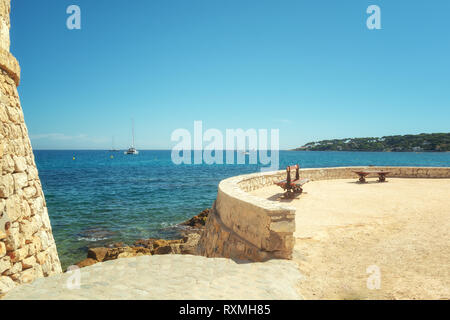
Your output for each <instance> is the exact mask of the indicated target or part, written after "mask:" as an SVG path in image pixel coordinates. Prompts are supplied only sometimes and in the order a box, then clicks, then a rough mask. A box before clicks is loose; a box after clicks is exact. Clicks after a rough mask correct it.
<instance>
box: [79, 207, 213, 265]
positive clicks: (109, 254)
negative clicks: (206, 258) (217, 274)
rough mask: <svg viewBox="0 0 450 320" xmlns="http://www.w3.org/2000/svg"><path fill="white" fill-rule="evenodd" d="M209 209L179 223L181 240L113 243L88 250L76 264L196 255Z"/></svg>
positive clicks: (151, 239) (144, 240)
mask: <svg viewBox="0 0 450 320" xmlns="http://www.w3.org/2000/svg"><path fill="white" fill-rule="evenodd" d="M210 210H211V209H205V210H203V211H202V212H200V213H199V214H198V215H196V216H194V217H192V218H191V219H189V220H187V221H185V222H183V223H180V226H183V227H184V229H183V231H182V238H180V239H176V240H166V239H154V238H150V239H141V240H138V241H136V242H134V244H133V245H130V246H129V245H126V244H124V243H122V242H119V243H114V244H112V245H111V246H110V247H99V248H90V249H89V250H88V253H87V258H86V259H84V260H82V261H80V262H78V263H77V264H76V265H77V266H78V267H79V268H83V267H87V266H91V265H93V264H96V263H98V262H104V261H109V260H115V259H120V258H130V257H138V256H144V255H162V254H196V248H197V244H198V242H199V240H200V234H201V232H202V230H203V229H204V228H205V224H206V220H207V218H208V215H209V213H210Z"/></svg>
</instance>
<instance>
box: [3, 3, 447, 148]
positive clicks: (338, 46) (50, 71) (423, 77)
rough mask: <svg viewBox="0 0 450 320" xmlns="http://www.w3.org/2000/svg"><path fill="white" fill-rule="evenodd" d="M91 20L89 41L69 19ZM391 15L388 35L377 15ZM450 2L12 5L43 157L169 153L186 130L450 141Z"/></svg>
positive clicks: (16, 46)
mask: <svg viewBox="0 0 450 320" xmlns="http://www.w3.org/2000/svg"><path fill="white" fill-rule="evenodd" d="M71 4H75V5H78V6H80V8H81V20H82V29H81V30H68V29H67V27H66V20H67V18H68V16H69V15H68V14H67V13H66V9H67V7H68V6H69V5H71ZM371 4H375V5H378V6H380V8H381V24H382V29H381V30H368V28H367V27H366V19H367V17H368V16H369V15H368V14H367V13H366V9H367V7H368V6H369V5H371ZM449 12H450V2H449V1H447V0H442V1H438V0H436V1H404V0H396V1H385V0H383V1H381V0H373V1H364V0H346V1H331V0H329V1H321V0H318V1H312V0H309V1H302V0H292V1H291V0H280V1H273V0H227V1H224V0H220V1H219V0H133V1H117V0H70V1H66V0H40V1H19V0H12V13H11V19H12V21H11V23H12V29H11V51H12V53H13V54H14V55H15V56H16V57H17V58H18V60H19V62H20V65H21V67H22V82H21V85H20V87H19V94H20V96H21V101H22V107H23V109H24V113H25V119H26V122H27V125H28V129H29V133H30V136H31V139H32V144H33V147H34V148H35V149H107V148H110V147H111V140H112V137H113V136H114V137H115V146H116V147H118V148H119V147H120V148H125V147H127V146H128V145H129V144H130V140H131V118H134V119H135V123H136V145H137V147H138V148H140V149H170V148H171V147H172V146H174V145H175V142H171V141H170V135H171V133H172V131H173V130H175V129H177V128H186V129H188V130H191V131H192V130H193V122H194V120H202V121H203V126H204V129H208V128H217V129H220V130H223V131H225V129H227V128H229V129H233V128H243V129H249V128H255V129H280V146H281V148H292V147H297V146H300V145H303V144H304V143H306V142H309V141H314V140H321V139H328V138H347V137H366V136H383V135H391V134H409V133H413V134H414V133H422V132H428V133H431V132H449V119H450V90H449V88H450V59H449V57H450V24H449Z"/></svg>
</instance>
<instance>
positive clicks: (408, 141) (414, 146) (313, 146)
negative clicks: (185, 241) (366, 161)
mask: <svg viewBox="0 0 450 320" xmlns="http://www.w3.org/2000/svg"><path fill="white" fill-rule="evenodd" d="M290 151H367V152H449V151H450V133H421V134H416V135H396V136H384V137H381V138H374V137H369V138H346V139H333V140H322V141H316V142H309V143H307V144H305V145H304V146H302V147H299V148H295V149H292V150H290Z"/></svg>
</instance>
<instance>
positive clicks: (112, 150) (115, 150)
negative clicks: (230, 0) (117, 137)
mask: <svg viewBox="0 0 450 320" xmlns="http://www.w3.org/2000/svg"><path fill="white" fill-rule="evenodd" d="M110 151H111V152H118V151H120V150H119V149H116V148H114V137H113V138H112V145H111V150H110Z"/></svg>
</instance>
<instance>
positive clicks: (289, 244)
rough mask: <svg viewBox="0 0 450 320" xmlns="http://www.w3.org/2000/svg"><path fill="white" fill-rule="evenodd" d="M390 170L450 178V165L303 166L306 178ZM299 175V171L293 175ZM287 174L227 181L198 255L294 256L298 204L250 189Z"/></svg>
mask: <svg viewBox="0 0 450 320" xmlns="http://www.w3.org/2000/svg"><path fill="white" fill-rule="evenodd" d="M361 169H363V170H384V171H389V172H390V175H389V176H388V177H398V178H450V168H447V167H446V168H438V167H341V168H311V169H301V170H300V177H301V178H309V179H310V180H311V181H314V180H332V179H355V180H356V179H357V175H356V174H355V173H354V172H353V171H355V170H361ZM291 174H292V178H294V175H295V171H294V172H292V173H291ZM285 178H286V171H285V170H280V171H274V172H265V173H254V174H249V175H242V176H238V177H232V178H229V179H226V180H223V181H221V182H220V184H219V188H218V194H217V199H216V201H215V203H214V206H213V210H212V212H211V213H210V215H209V217H208V221H207V222H206V227H205V231H204V232H203V234H202V236H201V239H200V242H199V246H198V253H199V254H201V255H204V256H207V257H227V258H233V259H239V260H251V261H264V260H268V259H272V258H282V259H290V258H291V256H292V249H293V247H294V237H293V234H294V232H295V208H293V207H290V206H289V205H287V204H285V203H277V202H273V201H269V200H266V199H262V198H258V197H255V196H253V195H251V194H249V193H248V192H249V191H253V190H257V189H259V188H262V187H264V186H268V185H272V184H273V183H274V182H275V181H279V180H282V179H285Z"/></svg>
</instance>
